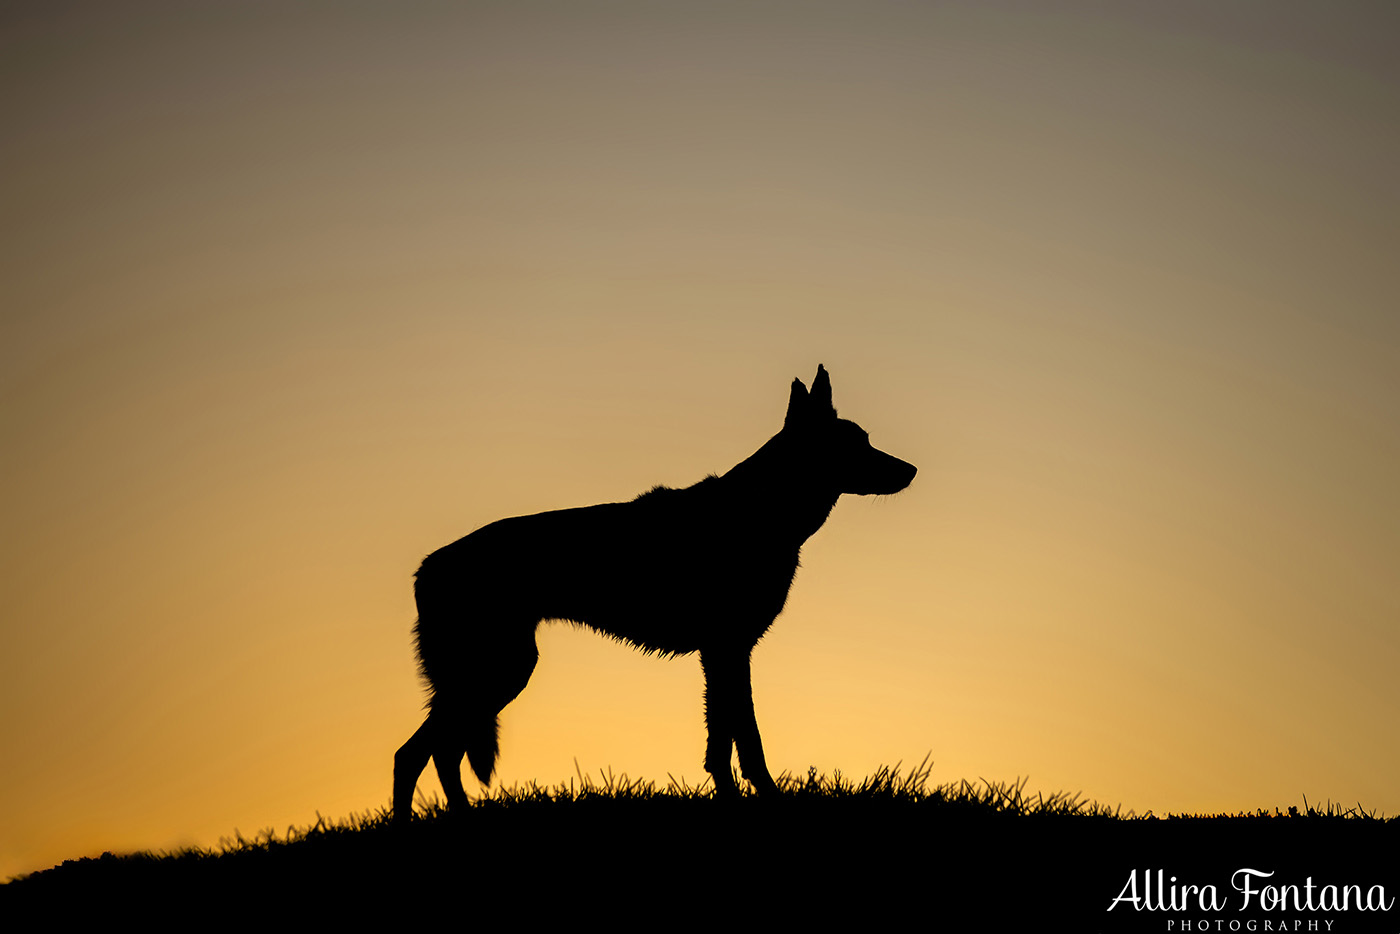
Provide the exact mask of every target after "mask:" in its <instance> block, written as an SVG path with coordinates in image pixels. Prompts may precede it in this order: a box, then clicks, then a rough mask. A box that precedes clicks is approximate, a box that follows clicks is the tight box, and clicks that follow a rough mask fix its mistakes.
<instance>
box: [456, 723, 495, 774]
mask: <svg viewBox="0 0 1400 934" xmlns="http://www.w3.org/2000/svg"><path fill="white" fill-rule="evenodd" d="M464 738H465V739H466V741H467V761H468V762H469V763H471V767H472V771H473V772H475V773H476V777H477V778H478V779H480V780H481V783H482V784H483V785H489V784H491V776H492V775H493V774H495V771H496V757H497V756H498V755H499V754H500V750H501V718H500V717H496V716H491V715H489V714H488V715H487V716H485V717H483V716H481V715H480V714H479V713H478V714H474V715H473V716H472V718H471V723H470V724H469V725H468V726H467V730H466V735H465V737H464Z"/></svg>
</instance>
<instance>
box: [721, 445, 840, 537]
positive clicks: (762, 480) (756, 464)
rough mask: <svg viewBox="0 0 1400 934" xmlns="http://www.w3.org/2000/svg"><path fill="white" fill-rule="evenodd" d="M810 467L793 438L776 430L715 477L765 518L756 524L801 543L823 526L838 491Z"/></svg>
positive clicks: (760, 516) (754, 512)
mask: <svg viewBox="0 0 1400 934" xmlns="http://www.w3.org/2000/svg"><path fill="white" fill-rule="evenodd" d="M810 467H811V465H806V464H803V463H802V459H801V457H800V452H799V449H798V446H797V445H796V444H795V443H794V441H793V439H792V438H791V437H790V436H787V435H785V434H784V433H782V432H779V433H778V434H776V435H774V436H773V437H772V438H770V439H769V440H768V442H767V443H766V444H764V445H763V447H761V448H759V449H758V450H757V451H755V452H754V453H753V454H752V455H750V456H749V457H748V458H746V459H745V460H743V461H740V462H739V463H738V464H736V465H735V466H734V467H732V468H730V470H729V471H728V472H727V473H725V474H724V475H723V476H722V477H720V478H719V479H720V482H722V483H723V484H724V485H725V486H726V487H728V488H729V490H730V492H731V493H734V494H736V495H738V496H739V497H740V498H741V499H742V501H743V502H744V504H745V507H746V508H747V509H748V510H750V511H751V512H752V513H753V514H754V516H755V518H756V519H759V518H761V519H762V520H763V521H762V522H760V523H756V525H761V526H763V527H764V528H769V529H775V530H777V531H778V532H779V534H780V535H781V536H782V537H783V538H784V539H785V540H788V541H790V542H791V544H793V545H794V546H801V544H802V543H803V542H805V541H806V540H807V539H808V538H810V537H811V536H812V535H813V533H815V532H816V531H817V529H819V528H821V527H822V523H824V522H826V519H827V516H829V515H831V510H832V509H833V508H834V507H835V506H836V500H837V499H838V498H840V496H841V493H840V491H839V490H835V489H831V488H830V487H829V486H826V485H823V484H822V483H821V478H820V477H813V476H812V475H811V473H810V472H809V469H810ZM804 468H808V469H804Z"/></svg>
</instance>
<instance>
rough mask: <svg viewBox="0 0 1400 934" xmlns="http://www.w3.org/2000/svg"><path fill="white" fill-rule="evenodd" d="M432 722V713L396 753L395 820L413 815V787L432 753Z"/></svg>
mask: <svg viewBox="0 0 1400 934" xmlns="http://www.w3.org/2000/svg"><path fill="white" fill-rule="evenodd" d="M432 722H433V718H432V716H431V715H430V716H429V717H428V719H427V720H424V721H423V725H422V726H420V727H419V728H418V729H417V730H416V731H415V732H414V734H413V735H412V736H410V737H409V738H408V742H406V743H404V744H403V745H402V746H400V747H399V751H398V752H396V753H394V821H395V823H404V822H406V821H408V820H409V819H410V818H412V817H413V789H414V788H415V787H416V786H417V785H418V776H419V775H421V774H423V769H425V768H427V765H428V757H429V756H431V755H432Z"/></svg>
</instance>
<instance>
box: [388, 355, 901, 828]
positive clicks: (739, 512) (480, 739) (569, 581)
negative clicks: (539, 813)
mask: <svg viewBox="0 0 1400 934" xmlns="http://www.w3.org/2000/svg"><path fill="white" fill-rule="evenodd" d="M915 473H916V468H915V467H914V465H912V464H908V463H905V462H904V461H902V460H900V459H899V458H897V457H893V456H891V455H889V454H886V453H885V452H883V451H880V450H877V449H875V448H874V447H872V446H871V444H870V439H869V435H867V434H866V432H865V431H864V430H863V429H862V428H861V427H860V426H859V425H857V424H856V423H855V422H851V421H847V420H845V419H842V418H838V417H837V415H836V409H835V407H834V406H833V405H832V402H831V378H830V377H829V376H828V375H827V372H826V368H825V367H822V366H818V367H817V375H816V378H815V379H814V380H813V381H812V389H811V391H810V392H808V390H807V387H806V386H804V385H803V383H802V381H801V380H797V379H794V380H793V381H792V391H791V395H790V396H789V398H788V406H787V415H786V417H785V418H784V420H783V427H782V430H781V431H779V432H778V433H777V434H776V435H774V436H773V437H772V438H771V439H769V441H768V442H767V443H766V444H764V445H763V447H761V448H759V449H758V451H757V452H755V453H754V454H753V455H752V456H751V457H749V458H748V459H747V460H745V461H743V462H741V463H740V464H738V465H737V466H735V467H734V468H732V469H731V470H730V471H729V472H727V473H725V474H724V475H723V476H718V477H717V476H713V475H711V476H708V477H706V478H705V479H703V480H701V481H700V482H699V483H696V484H695V485H693V486H690V487H686V488H685V489H671V488H668V487H664V486H657V487H655V488H653V489H652V490H650V491H648V492H646V493H643V494H642V495H640V496H638V497H637V498H636V499H634V500H632V501H630V502H625V503H605V504H602V505H598V506H588V507H584V508H579V509H562V510H559V511H556V512H543V513H539V514H537V515H531V516H517V517H515V518H511V519H502V520H500V521H499V522H493V523H491V524H490V525H487V526H483V527H482V528H480V529H477V530H476V531H475V532H472V533H471V534H470V535H468V536H466V537H465V538H461V539H458V540H457V541H455V542H453V543H452V544H450V545H447V546H446V547H444V548H441V549H439V550H438V551H435V552H433V553H432V554H430V555H428V557H427V558H425V559H424V560H423V563H422V565H421V566H420V567H419V569H418V573H417V574H416V575H415V577H414V597H415V599H416V601H417V604H418V622H417V624H416V625H415V627H414V636H415V640H416V644H417V653H418V661H419V665H420V668H421V671H422V675H423V679H424V680H425V682H426V683H427V686H428V689H429V700H428V711H429V712H428V716H427V719H426V720H425V721H424V723H423V725H422V726H421V727H419V728H418V730H417V732H415V733H414V734H413V736H412V737H410V738H409V740H408V742H406V743H404V745H403V746H402V748H400V749H399V751H398V752H397V753H396V754H395V756H394V800H393V813H394V817H395V819H396V820H400V821H402V820H407V819H408V818H409V817H410V816H411V815H412V808H413V792H414V788H415V787H416V786H417V783H418V777H419V775H421V774H422V772H423V769H424V768H426V767H427V764H428V759H429V758H431V759H433V761H434V763H435V764H436V766H437V773H438V777H439V778H440V779H441V781H442V788H443V791H444V792H445V793H446V795H447V804H448V808H449V809H453V810H456V809H459V808H460V807H462V806H464V805H465V804H466V801H467V793H466V791H465V790H464V789H463V787H462V776H461V765H462V757H463V755H465V756H466V757H467V760H468V761H469V762H470V763H471V767H472V771H473V772H474V773H476V776H477V778H478V779H480V780H481V782H482V783H483V784H488V785H489V784H490V781H491V776H492V773H493V772H494V771H495V768H496V757H497V754H498V750H499V745H498V735H499V721H498V716H497V715H498V714H499V713H500V711H501V709H502V708H503V707H505V706H506V705H507V704H509V703H510V702H511V701H512V700H514V699H515V698H516V696H517V695H519V694H520V692H521V691H522V690H524V688H525V685H526V683H527V682H528V681H529V680H530V674H531V673H532V672H533V671H534V669H535V663H536V661H537V660H538V658H539V652H538V650H537V649H536V647H535V628H536V626H537V625H538V624H539V623H540V622H541V621H542V620H547V619H561V620H572V621H573V622H576V623H581V624H583V625H585V626H588V627H590V628H592V629H595V630H597V631H599V632H601V633H604V634H605V635H608V636H612V637H613V638H616V639H619V640H621V641H623V642H627V643H630V644H632V645H633V646H636V647H637V648H639V649H641V650H642V651H644V652H649V653H650V652H656V653H660V654H662V655H688V654H690V653H692V652H699V653H700V665H701V668H702V670H703V672H704V676H705V698H704V701H705V725H706V728H707V730H708V741H707V744H706V747H705V770H706V771H707V772H709V773H710V775H711V777H712V778H713V780H714V787H715V795H716V797H734V796H737V795H738V794H739V789H738V786H737V784H736V783H735V781H734V776H733V773H732V772H731V770H730V755H731V751H732V750H733V749H734V748H737V749H738V753H739V766H740V769H741V771H742V773H743V777H744V779H745V780H747V781H748V782H749V783H750V784H751V785H752V786H753V787H754V789H755V791H756V792H757V793H758V794H759V795H763V796H766V795H774V794H777V793H778V786H777V785H776V784H775V783H774V781H773V778H772V776H771V775H770V774H769V772H768V765H767V763H766V762H765V760H764V756H763V744H762V741H761V740H760V738H759V735H758V724H757V722H756V720H755V718H754V709H753V688H752V684H751V680H750V670H749V657H750V654H751V653H752V651H753V648H754V646H755V645H756V644H757V643H758V640H759V639H761V638H762V637H763V634H764V633H766V632H767V631H768V627H770V626H772V625H773V621H774V619H776V618H777V616H778V614H779V613H780V612H782V609H783V605H784V603H786V602H787V595H788V590H789V589H790V588H791V586H792V580H793V576H794V575H795V574H796V573H797V564H798V553H799V552H800V551H801V549H802V544H803V543H804V542H805V541H806V540H807V539H808V538H810V537H811V536H812V534H813V533H814V532H816V531H817V529H819V528H821V526H822V523H824V522H825V521H826V518H827V516H828V515H830V513H831V510H832V508H833V507H834V506H835V505H836V500H837V499H838V498H839V497H840V496H841V494H842V493H853V494H857V495H861V496H865V495H869V494H880V493H898V492H899V491H900V490H903V489H904V488H905V487H907V486H909V484H910V483H911V482H912V481H913V479H914V474H915Z"/></svg>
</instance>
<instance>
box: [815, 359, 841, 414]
mask: <svg viewBox="0 0 1400 934" xmlns="http://www.w3.org/2000/svg"><path fill="white" fill-rule="evenodd" d="M810 411H811V414H812V415H813V416H814V417H817V418H822V417H831V418H835V417H836V406H834V405H832V404H831V377H830V376H828V375H827V373H826V367H824V366H822V365H821V364H820V363H818V364H817V378H816V379H814V380H812V401H811V405H810Z"/></svg>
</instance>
